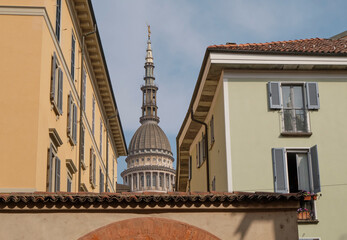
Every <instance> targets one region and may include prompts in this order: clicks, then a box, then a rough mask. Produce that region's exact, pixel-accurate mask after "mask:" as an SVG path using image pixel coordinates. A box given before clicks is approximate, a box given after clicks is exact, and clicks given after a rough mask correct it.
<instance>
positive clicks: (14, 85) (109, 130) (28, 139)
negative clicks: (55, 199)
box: [0, 0, 127, 192]
mask: <svg viewBox="0 0 347 240" xmlns="http://www.w3.org/2000/svg"><path fill="white" fill-rule="evenodd" d="M59 2H60V4H61V8H60V13H61V15H60V22H59V23H60V28H59V29H60V34H59V37H58V36H57V34H56V33H57V25H56V16H57V6H58V5H59V4H58V3H59ZM94 25H95V19H94V18H93V12H92V6H91V5H90V3H89V1H70V0H67V1H65V0H62V1H59V0H58V1H56V0H46V1H37V0H32V1H27V0H26V1H20V0H15V1H0V27H1V29H2V30H3V33H4V34H3V36H2V37H1V39H0V46H1V49H2V54H1V55H2V57H1V58H0V63H1V66H2V71H1V72H0V79H1V83H2V86H3V87H2V88H1V90H0V94H1V97H0V108H1V110H2V114H1V117H0V125H1V126H2V127H1V130H0V145H1V151H0V152H1V153H0V162H1V168H0V192H8V191H26V192H28V191H56V184H55V180H60V181H59V182H60V184H58V185H60V186H58V191H68V179H69V181H71V185H70V187H71V189H69V191H73V192H77V191H89V192H99V191H100V190H103V191H116V182H117V158H118V157H119V156H124V155H127V149H126V144H125V139H124V136H123V130H122V126H121V123H120V119H119V114H118V110H117V106H116V102H115V99H114V96H113V93H112V86H111V84H110V79H109V76H108V71H107V65H106V62H105V60H104V57H103V50H102V46H101V42H100V40H99V35H98V32H97V29H96V32H94V31H95V28H94ZM88 32H92V33H90V34H88V35H86V33H88ZM72 38H74V39H75V45H74V46H75V51H74V53H75V54H74V67H73V65H72V64H71V61H72V56H73V54H72V49H73V47H72V46H73V44H72V43H73V40H72ZM83 41H85V47H84V52H83V51H82V50H83V49H82V43H83ZM82 52H83V54H82ZM53 56H56V59H57V60H56V62H57V68H56V69H60V70H59V71H61V73H62V85H61V86H59V88H58V90H61V92H57V91H58V90H57V88H55V90H54V91H52V85H53V83H52V82H53V81H52V78H53V70H52V64H53V59H52V58H53ZM82 58H83V66H82V64H81V63H82ZM71 68H73V71H74V76H73V74H72V69H71ZM59 71H58V70H56V71H55V72H59ZM82 71H84V72H86V78H85V87H83V84H81V82H82V81H83V74H82ZM58 75H59V74H57V75H56V77H55V80H56V81H55V83H56V85H55V86H56V87H57V86H58V85H57V84H59V81H58V78H59V77H58ZM83 82H84V81H83ZM83 89H85V108H84V109H83V108H82V106H81V103H82V100H81V98H83V97H82V96H83V94H82V91H84V90H83ZM51 92H55V97H56V98H57V99H59V100H58V101H57V100H55V98H52V93H51ZM93 99H94V100H93ZM69 100H73V103H74V105H75V107H76V115H75V117H76V118H75V125H74V124H73V123H72V122H71V121H72V115H73V110H71V109H70V106H71V105H70V102H69ZM59 101H60V102H59ZM93 101H94V104H93ZM57 105H59V106H60V107H58V108H61V111H57ZM93 106H94V107H93ZM93 109H94V110H93ZM81 110H82V114H81ZM93 112H94V121H93ZM70 117H71V118H70ZM81 122H82V123H83V128H84V144H82V143H83V139H82V140H81V131H80V124H81ZM93 125H94V127H93ZM69 126H70V128H71V129H70V128H69ZM73 129H75V137H74V138H75V143H74V141H72V137H71V136H72V130H73ZM93 129H94V134H93ZM100 130H101V132H100ZM100 139H102V140H100ZM100 144H101V145H102V146H100ZM82 145H83V147H84V154H83V155H84V156H83V157H82V156H80V155H81V152H83V151H82V149H83V147H82ZM52 146H53V148H52ZM52 149H53V150H52ZM91 149H92V151H91ZM52 152H54V154H53V155H54V157H53V159H52V160H50V156H51V153H52ZM91 152H93V153H94V154H95V165H94V166H91V164H90V162H91V155H93V154H91ZM53 155H52V156H53ZM56 157H58V159H60V171H59V166H58V165H56V162H55V161H56V160H55V159H56ZM50 161H52V162H51V163H50ZM91 168H92V169H94V168H95V169H96V171H95V172H93V171H91ZM91 174H92V175H93V174H94V175H95V176H94V178H95V179H96V180H95V184H91V180H90V177H91ZM100 174H103V175H104V181H103V183H102V181H100ZM59 175H60V178H59ZM101 186H102V187H101Z"/></svg>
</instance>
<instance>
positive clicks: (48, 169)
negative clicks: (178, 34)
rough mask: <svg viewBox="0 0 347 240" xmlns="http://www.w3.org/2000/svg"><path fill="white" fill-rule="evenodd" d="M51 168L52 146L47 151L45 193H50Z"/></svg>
mask: <svg viewBox="0 0 347 240" xmlns="http://www.w3.org/2000/svg"><path fill="white" fill-rule="evenodd" d="M52 166H53V149H52V146H50V148H49V149H48V163H47V192H52Z"/></svg>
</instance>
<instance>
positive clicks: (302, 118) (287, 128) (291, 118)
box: [282, 109, 310, 133]
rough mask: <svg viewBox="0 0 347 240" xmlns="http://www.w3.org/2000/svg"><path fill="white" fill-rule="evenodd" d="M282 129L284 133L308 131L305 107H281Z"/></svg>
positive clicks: (307, 117)
mask: <svg viewBox="0 0 347 240" xmlns="http://www.w3.org/2000/svg"><path fill="white" fill-rule="evenodd" d="M282 123H283V124H282V130H283V132H286V133H307V132H310V126H309V116H308V111H307V110H306V109H283V110H282Z"/></svg>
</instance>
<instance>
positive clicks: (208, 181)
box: [190, 108, 210, 192]
mask: <svg viewBox="0 0 347 240" xmlns="http://www.w3.org/2000/svg"><path fill="white" fill-rule="evenodd" d="M190 117H191V119H192V121H194V122H197V123H200V124H202V125H204V126H205V151H206V176H207V192H210V167H209V159H208V135H207V134H208V129H207V124H206V123H204V122H201V121H199V120H197V119H195V118H194V112H193V108H192V109H191V112H190Z"/></svg>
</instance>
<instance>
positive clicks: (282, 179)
mask: <svg viewBox="0 0 347 240" xmlns="http://www.w3.org/2000/svg"><path fill="white" fill-rule="evenodd" d="M272 163H273V173H274V186H275V192H278V193H288V181H287V165H286V161H285V151H284V148H273V149H272Z"/></svg>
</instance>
